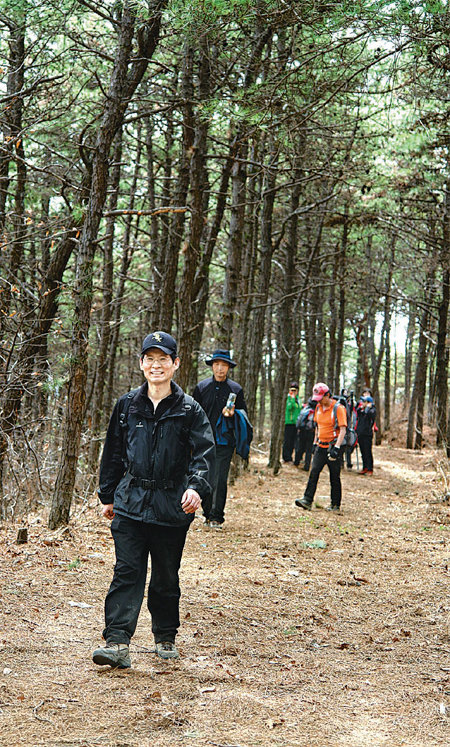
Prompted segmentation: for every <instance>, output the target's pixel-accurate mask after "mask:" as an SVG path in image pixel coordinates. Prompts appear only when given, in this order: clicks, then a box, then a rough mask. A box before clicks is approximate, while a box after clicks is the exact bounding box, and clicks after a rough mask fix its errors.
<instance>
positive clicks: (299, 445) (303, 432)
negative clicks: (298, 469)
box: [295, 428, 314, 472]
mask: <svg viewBox="0 0 450 747" xmlns="http://www.w3.org/2000/svg"><path fill="white" fill-rule="evenodd" d="M313 443H314V429H310V430H308V429H307V428H301V429H300V430H299V431H298V435H297V441H296V450H295V464H296V465H298V464H300V462H301V460H302V457H303V454H304V455H305V464H304V466H303V469H304V470H305V472H308V471H309V467H310V464H311V456H312V447H313Z"/></svg>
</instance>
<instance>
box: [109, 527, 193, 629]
mask: <svg viewBox="0 0 450 747" xmlns="http://www.w3.org/2000/svg"><path fill="white" fill-rule="evenodd" d="M187 530H188V527H177V526H174V527H169V526H160V525H158V524H147V523H144V522H142V521H135V520H134V519H130V518H129V517H128V516H120V515H119V514H116V515H115V517H114V519H113V520H112V523H111V534H112V536H113V538H114V544H115V549H116V564H115V566H114V577H113V580H112V583H111V586H110V588H109V591H108V594H107V596H106V600H105V629H104V631H103V637H104V638H105V640H106V641H107V642H111V643H129V642H130V639H131V637H132V636H133V634H134V631H135V630H136V625H137V621H138V617H139V612H140V609H141V605H142V601H143V598H144V592H145V584H146V578H147V565H148V556H149V555H150V558H151V574H150V583H149V586H148V598H147V606H148V609H149V612H150V614H151V617H152V632H153V635H154V638H155V643H161V642H162V641H172V642H173V641H174V640H175V636H176V634H177V631H178V628H179V626H180V615H179V602H180V584H179V578H178V571H179V568H180V563H181V556H182V554H183V548H184V543H185V541H186V533H187Z"/></svg>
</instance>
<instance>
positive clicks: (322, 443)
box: [317, 438, 337, 446]
mask: <svg viewBox="0 0 450 747" xmlns="http://www.w3.org/2000/svg"><path fill="white" fill-rule="evenodd" d="M336 441H337V438H334V439H333V440H332V441H317V443H318V444H320V445H321V446H329V445H330V444H335V443H336Z"/></svg>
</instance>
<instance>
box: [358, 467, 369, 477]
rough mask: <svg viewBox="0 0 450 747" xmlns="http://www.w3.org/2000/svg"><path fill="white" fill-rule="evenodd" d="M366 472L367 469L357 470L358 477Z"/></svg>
mask: <svg viewBox="0 0 450 747" xmlns="http://www.w3.org/2000/svg"><path fill="white" fill-rule="evenodd" d="M368 471H369V470H368V469H367V467H364V469H360V470H359V472H358V475H365V474H366V473H367V472H368Z"/></svg>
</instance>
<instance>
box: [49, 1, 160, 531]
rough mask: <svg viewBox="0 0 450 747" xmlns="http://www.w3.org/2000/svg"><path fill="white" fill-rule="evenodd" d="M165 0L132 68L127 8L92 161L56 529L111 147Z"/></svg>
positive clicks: (80, 401) (66, 506) (63, 514)
mask: <svg viewBox="0 0 450 747" xmlns="http://www.w3.org/2000/svg"><path fill="white" fill-rule="evenodd" d="M165 4H166V3H165V2H157V3H155V5H154V7H153V9H154V11H155V13H154V15H153V17H152V18H151V19H150V20H149V21H147V22H146V23H145V24H143V25H142V26H141V28H140V30H139V32H138V42H139V55H138V58H137V61H135V62H134V64H133V65H131V66H130V70H128V68H129V65H130V58H131V52H132V45H133V37H134V27H135V22H136V17H135V6H134V3H132V2H131V0H129V1H126V2H125V3H124V6H123V11H122V16H121V22H120V32H119V40H118V45H117V50H116V55H115V61H114V69H113V72H112V76H111V82H110V86H109V92H108V97H107V99H106V100H105V104H104V109H103V116H102V122H101V125H100V127H99V130H98V134H97V139H96V146H95V151H94V155H93V162H92V181H91V186H90V192H89V200H88V205H87V209H86V218H85V222H84V225H83V230H82V234H81V237H80V246H79V255H78V265H77V273H76V278H75V288H74V296H75V316H76V318H75V322H74V325H73V332H72V345H71V365H70V371H69V390H68V399H67V406H66V411H65V418H64V425H63V439H62V449H61V456H60V461H59V466H58V473H57V477H56V484H55V490H54V494H53V500H52V505H51V509H50V516H49V527H50V529H56V528H57V527H58V526H60V525H62V524H66V523H67V522H68V520H69V515H70V506H71V502H72V495H73V490H74V486H75V477H76V467H77V462H78V456H79V448H80V440H81V429H82V424H83V423H82V419H83V412H84V405H85V393H86V381H87V348H88V334H89V326H90V310H91V303H92V292H93V287H92V279H93V260H94V254H95V249H96V238H97V234H98V229H99V225H100V221H101V218H102V213H103V208H104V205H105V200H106V193H107V183H108V172H109V160H108V159H109V151H110V147H111V143H112V141H113V139H114V137H115V135H116V132H117V130H118V129H119V127H120V125H121V123H122V121H123V116H124V113H125V111H126V108H127V106H128V104H129V101H130V98H131V96H132V95H133V93H134V91H135V90H136V88H137V86H138V84H139V83H140V81H141V78H142V76H143V74H144V72H145V70H146V68H147V65H148V61H149V59H150V58H151V56H152V55H153V52H154V50H155V48H156V45H157V43H158V39H159V33H160V25H161V11H162V9H163V8H164V6H165Z"/></svg>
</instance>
